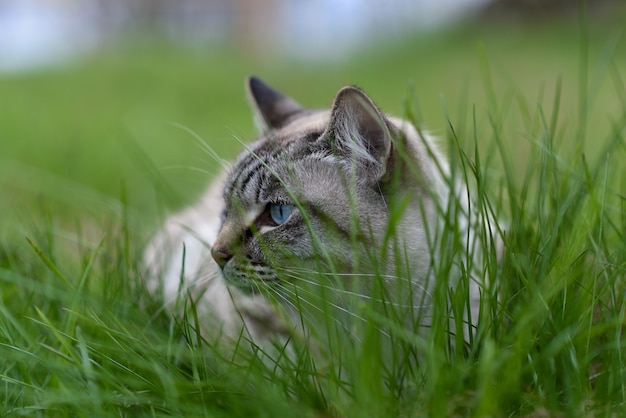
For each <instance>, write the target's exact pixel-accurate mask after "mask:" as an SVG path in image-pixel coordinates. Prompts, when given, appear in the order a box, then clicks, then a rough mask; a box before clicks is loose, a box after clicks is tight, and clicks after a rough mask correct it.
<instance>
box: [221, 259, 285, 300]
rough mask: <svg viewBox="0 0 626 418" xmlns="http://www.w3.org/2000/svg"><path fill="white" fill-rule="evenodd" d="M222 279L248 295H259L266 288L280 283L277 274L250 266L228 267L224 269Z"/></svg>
mask: <svg viewBox="0 0 626 418" xmlns="http://www.w3.org/2000/svg"><path fill="white" fill-rule="evenodd" d="M222 277H223V278H224V280H225V281H226V283H228V284H230V285H232V286H235V287H237V288H238V289H239V290H241V291H242V292H244V293H246V294H258V293H261V292H262V291H263V290H264V289H265V288H267V287H269V286H271V285H273V284H274V283H277V282H278V281H279V279H278V277H277V276H276V274H275V273H273V272H269V271H266V270H265V269H263V270H259V269H257V268H254V266H250V267H248V268H244V269H240V268H235V267H234V266H230V265H226V266H224V268H223V269H222Z"/></svg>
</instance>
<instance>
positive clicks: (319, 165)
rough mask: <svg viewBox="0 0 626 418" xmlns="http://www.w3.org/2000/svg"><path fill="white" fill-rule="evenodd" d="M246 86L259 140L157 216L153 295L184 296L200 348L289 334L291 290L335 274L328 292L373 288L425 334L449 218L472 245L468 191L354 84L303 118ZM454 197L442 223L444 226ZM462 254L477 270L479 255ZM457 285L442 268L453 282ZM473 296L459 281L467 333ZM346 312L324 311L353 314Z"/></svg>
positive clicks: (293, 309) (279, 99)
mask: <svg viewBox="0 0 626 418" xmlns="http://www.w3.org/2000/svg"><path fill="white" fill-rule="evenodd" d="M247 88H248V93H249V96H250V99H251V103H252V105H253V108H254V110H255V113H256V118H257V122H259V125H260V130H261V136H260V137H259V139H257V140H256V141H255V142H253V143H252V144H251V145H249V146H248V147H246V150H245V151H244V152H242V154H241V155H240V156H239V157H238V158H237V160H236V161H235V162H234V163H233V164H232V165H231V166H230V167H228V168H227V169H226V170H225V171H224V173H223V174H222V175H220V176H219V178H218V179H217V180H216V181H214V182H213V183H212V185H211V186H210V187H209V189H208V191H207V192H206V193H205V194H204V196H203V197H202V198H201V199H200V200H199V201H198V202H197V203H196V204H195V205H193V206H191V207H189V208H187V209H185V210H183V211H182V212H180V213H177V214H174V215H172V216H171V217H169V218H168V219H167V220H166V222H165V224H164V226H163V228H162V229H161V230H160V231H159V232H158V233H157V234H156V235H155V237H154V238H153V239H152V241H151V242H150V243H149V245H148V247H147V249H146V252H145V265H146V266H147V270H148V277H149V282H148V283H149V286H150V287H151V288H152V289H153V290H155V291H162V292H163V293H164V295H165V297H166V299H167V300H170V301H171V300H174V299H176V297H177V295H179V291H180V290H183V293H182V295H183V296H185V295H187V294H190V295H191V296H192V298H194V300H195V303H196V306H197V308H198V312H199V315H200V317H201V319H200V321H201V322H202V326H203V333H204V334H205V335H206V336H208V337H209V338H222V337H228V338H236V337H237V336H238V335H241V333H242V332H244V333H245V334H246V336H249V337H250V338H252V339H253V340H258V339H263V338H267V337H271V336H273V335H290V333H291V332H292V331H293V330H294V329H295V328H298V326H297V325H295V324H300V323H301V321H299V320H298V315H300V314H301V312H300V310H301V305H299V304H298V302H297V299H298V297H299V296H298V292H299V289H300V286H305V285H309V288H308V289H309V290H308V291H310V285H311V284H312V283H313V286H315V285H317V284H320V283H321V282H322V281H324V280H326V279H327V278H328V277H331V276H332V277H333V278H334V280H335V281H334V282H333V283H335V284H337V281H339V282H340V283H339V287H340V288H341V289H338V290H337V292H336V295H338V294H350V295H352V294H357V295H359V297H360V298H361V299H364V300H366V299H367V298H368V297H370V296H369V295H370V294H371V292H372V291H373V287H374V282H375V278H377V280H378V282H379V283H382V284H383V287H385V291H386V292H387V294H389V295H391V296H390V298H391V299H392V300H394V301H395V302H396V303H398V304H405V305H406V306H410V310H411V311H412V312H414V313H416V312H417V313H419V315H420V316H421V317H422V318H423V319H422V320H421V321H422V322H423V323H424V325H425V326H427V325H428V322H429V317H430V315H431V313H432V306H431V305H432V292H433V288H434V285H435V283H434V280H435V277H441V274H437V265H438V264H437V262H436V261H437V258H438V257H439V254H440V252H441V251H442V249H443V248H444V247H445V245H446V244H442V242H443V241H442V237H443V236H444V235H445V234H444V232H445V229H446V228H450V222H454V223H455V225H454V229H455V230H456V231H457V232H458V234H457V235H456V236H457V237H458V236H461V238H462V239H464V240H466V241H468V242H474V241H475V240H476V236H475V234H474V231H473V229H472V228H471V227H470V222H471V218H472V214H471V211H470V204H469V201H468V199H467V191H466V190H467V189H466V187H465V186H464V185H463V184H461V183H459V182H457V181H452V180H450V178H449V176H450V170H449V168H448V165H447V163H446V161H445V159H444V157H443V156H442V155H441V153H440V152H439V150H438V147H437V145H436V144H435V142H434V140H433V139H432V138H430V137H428V136H426V135H423V134H421V133H420V132H418V131H417V130H416V129H415V127H414V126H413V125H412V124H410V123H408V122H406V121H403V120H401V119H397V118H394V117H389V116H386V115H384V114H383V113H382V112H381V111H380V110H379V109H378V107H377V106H376V105H375V104H374V103H373V102H372V100H371V99H370V98H369V97H368V96H367V95H366V94H365V93H363V92H362V91H361V90H360V89H358V88H356V87H344V88H343V89H341V90H340V91H339V92H338V93H337V95H336V97H335V99H334V103H333V105H332V107H331V109H330V110H310V109H305V108H303V107H302V106H300V105H299V104H298V103H297V102H295V101H294V100H292V99H290V98H288V97H287V96H284V95H283V94H282V93H280V92H278V91H276V90H274V89H273V88H271V87H269V86H267V85H266V84H264V83H263V82H261V81H260V80H258V79H256V78H250V79H249V80H248V82H247ZM451 201H454V204H455V207H456V208H457V209H456V211H455V213H456V215H455V217H454V219H453V220H452V221H451V220H450V219H447V220H446V219H443V218H445V216H446V215H445V214H446V213H449V211H448V209H449V207H450V203H451ZM471 254H472V255H471V257H473V258H475V260H473V261H475V263H472V264H476V265H478V264H479V258H480V254H479V250H477V251H474V252H472V253H471ZM457 261H458V260H457ZM464 263H465V264H467V260H465V261H464ZM459 277H460V269H456V268H453V269H451V270H450V273H449V280H450V283H449V285H450V286H453V285H454V283H456V281H458V279H459ZM330 282H331V281H328V283H330ZM320 285H321V284H320ZM480 286H481V280H479V279H476V278H475V277H473V278H472V280H470V281H469V304H470V308H469V309H468V312H469V313H468V314H467V315H466V318H465V319H464V320H465V321H466V322H467V323H468V325H467V327H466V328H465V330H464V332H465V334H466V337H467V335H468V334H469V333H470V332H471V328H472V326H471V325H470V324H475V323H476V320H477V317H478V307H479V302H480ZM304 288H305V287H302V289H304ZM304 292H305V291H304V290H302V291H301V293H302V294H304ZM336 295H335V296H336ZM342 303H343V302H342V298H341V297H338V298H336V300H335V302H334V305H333V306H337V307H339V308H340V310H342V311H347V310H349V309H350V308H349V306H348V305H345V306H344V305H343V304H342ZM277 305H283V307H285V309H282V310H281V309H277ZM403 306H404V305H403Z"/></svg>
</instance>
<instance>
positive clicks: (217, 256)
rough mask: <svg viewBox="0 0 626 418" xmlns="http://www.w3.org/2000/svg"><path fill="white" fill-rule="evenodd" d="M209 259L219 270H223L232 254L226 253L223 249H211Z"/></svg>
mask: <svg viewBox="0 0 626 418" xmlns="http://www.w3.org/2000/svg"><path fill="white" fill-rule="evenodd" d="M211 257H213V260H215V262H216V263H217V264H218V265H219V266H220V268H224V266H225V265H226V263H228V260H230V259H231V258H233V254H232V253H231V252H230V251H228V249H227V248H225V247H215V246H214V247H213V248H211Z"/></svg>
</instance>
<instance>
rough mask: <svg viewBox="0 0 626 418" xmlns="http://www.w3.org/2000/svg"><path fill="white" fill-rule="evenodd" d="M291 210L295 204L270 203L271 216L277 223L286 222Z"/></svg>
mask: <svg viewBox="0 0 626 418" xmlns="http://www.w3.org/2000/svg"><path fill="white" fill-rule="evenodd" d="M291 212H293V205H283V204H280V203H270V216H271V218H272V221H274V223H276V225H282V224H284V223H285V221H287V219H289V215H291Z"/></svg>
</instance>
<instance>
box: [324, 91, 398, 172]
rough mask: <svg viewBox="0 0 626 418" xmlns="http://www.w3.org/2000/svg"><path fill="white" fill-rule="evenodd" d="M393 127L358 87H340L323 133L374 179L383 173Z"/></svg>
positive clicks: (335, 146) (389, 151)
mask: <svg viewBox="0 0 626 418" xmlns="http://www.w3.org/2000/svg"><path fill="white" fill-rule="evenodd" d="M392 130H395V129H394V128H393V127H392V125H390V123H389V122H388V120H387V118H386V117H385V116H384V115H383V114H382V112H381V111H380V110H379V109H378V107H377V106H376V105H375V104H374V102H373V101H372V99H370V98H369V97H368V96H367V95H366V94H365V93H364V92H363V91H362V90H360V89H359V88H357V87H344V88H342V89H341V90H339V92H338V93H337V96H335V102H334V103H333V107H332V111H331V116H330V123H329V125H328V128H327V129H326V133H325V135H324V136H327V137H328V138H331V141H333V144H332V146H333V148H336V149H337V150H339V151H340V152H341V153H342V154H344V155H346V154H348V155H350V157H351V158H353V159H355V160H356V162H357V163H358V166H359V167H361V168H364V169H365V170H366V171H367V173H368V174H370V175H373V176H374V177H376V179H377V180H378V179H379V178H380V177H382V175H383V174H385V172H386V169H387V161H388V159H389V156H390V154H391V147H392V145H391V137H392Z"/></svg>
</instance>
